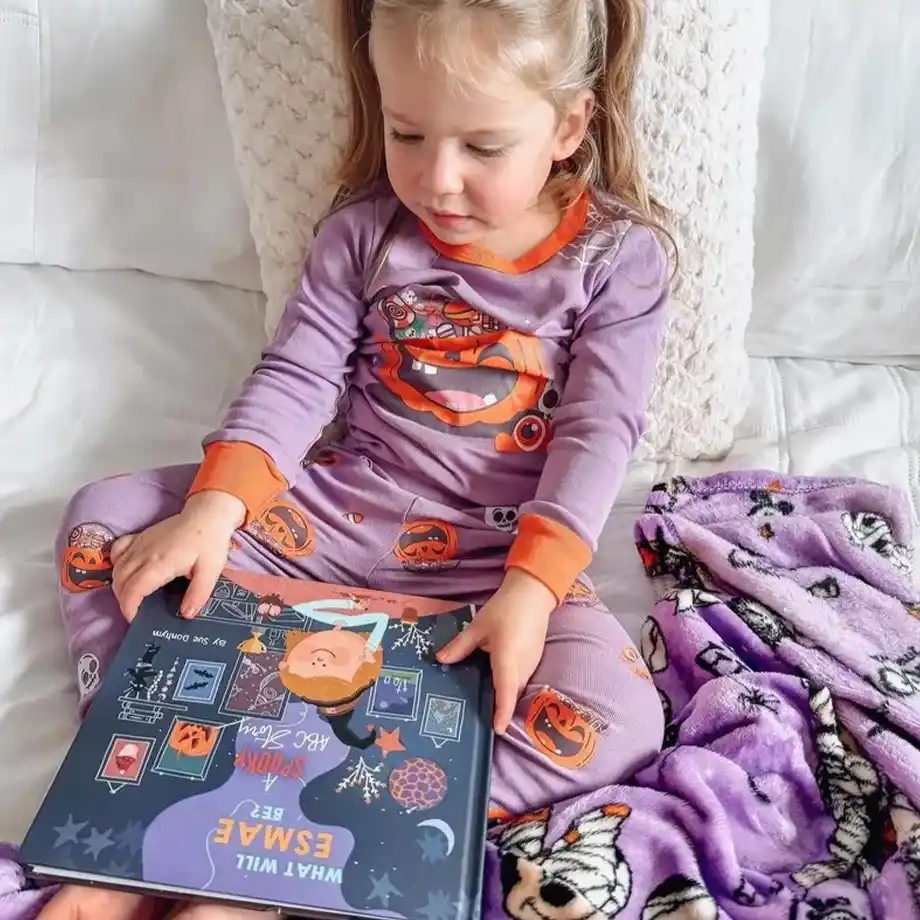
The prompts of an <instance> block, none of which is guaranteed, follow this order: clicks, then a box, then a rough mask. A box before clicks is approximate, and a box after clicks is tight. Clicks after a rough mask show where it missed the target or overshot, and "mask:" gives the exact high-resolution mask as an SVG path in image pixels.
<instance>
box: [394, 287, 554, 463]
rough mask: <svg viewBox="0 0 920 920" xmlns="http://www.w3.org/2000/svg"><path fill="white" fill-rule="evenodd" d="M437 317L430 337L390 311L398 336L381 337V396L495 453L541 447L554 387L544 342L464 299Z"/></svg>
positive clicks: (411, 414) (548, 433) (431, 424)
mask: <svg viewBox="0 0 920 920" xmlns="http://www.w3.org/2000/svg"><path fill="white" fill-rule="evenodd" d="M448 315H449V316H450V320H448V319H447V316H448ZM441 319H442V320H443V323H442V327H443V328H440V327H439V331H438V332H437V335H436V337H430V338H425V337H419V338H415V339H406V338H402V337H400V336H399V335H397V333H399V331H400V330H399V329H398V327H397V326H396V324H395V321H394V320H393V318H392V317H390V322H389V325H390V331H391V334H392V335H394V336H395V338H396V340H394V341H389V342H381V343H380V355H381V356H380V363H379V367H378V373H379V375H380V382H381V386H380V387H379V388H377V389H378V390H379V398H380V399H381V401H382V402H384V403H385V404H386V405H387V406H388V408H390V409H391V410H392V411H393V412H395V413H397V414H398V415H400V416H402V417H404V418H409V419H412V420H413V421H416V422H418V423H420V424H422V425H426V426H428V427H429V428H434V429H436V430H440V431H444V430H448V431H449V430H451V429H454V428H460V429H463V432H464V434H466V435H470V436H475V437H486V438H492V439H493V441H494V444H495V448H496V450H498V451H500V452H521V451H523V452H532V451H537V450H545V448H546V445H547V444H548V443H549V441H550V438H551V434H552V432H551V428H550V421H549V419H550V416H551V414H552V411H553V409H554V408H555V406H556V405H557V404H558V395H559V391H558V388H557V387H556V386H555V384H554V383H553V382H552V381H551V380H550V379H549V371H548V369H547V366H546V364H545V361H544V358H543V352H542V343H541V342H540V341H539V340H538V339H536V338H535V337H534V336H530V335H522V334H521V333H519V332H514V331H512V330H509V329H494V323H489V324H486V323H485V322H484V321H483V318H482V315H481V314H479V313H478V312H477V311H474V310H471V309H470V308H469V307H467V306H466V305H465V304H448V305H447V306H445V307H444V308H443V310H442V316H441ZM477 321H478V322H477ZM486 327H487V328H489V329H492V330H493V331H490V332H485V331H483V332H480V333H479V334H470V333H471V332H472V330H473V329H480V328H486ZM448 333H452V334H448Z"/></svg>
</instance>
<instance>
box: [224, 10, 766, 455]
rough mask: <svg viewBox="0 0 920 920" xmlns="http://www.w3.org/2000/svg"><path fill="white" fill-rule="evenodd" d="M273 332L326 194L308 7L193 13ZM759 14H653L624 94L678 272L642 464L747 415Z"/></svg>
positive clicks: (338, 124)
mask: <svg viewBox="0 0 920 920" xmlns="http://www.w3.org/2000/svg"><path fill="white" fill-rule="evenodd" d="M206 2H207V5H208V22H209V25H210V29H211V35H212V38H213V40H214V49H215V54H216V58H217V66H218V72H219V75H220V80H221V85H222V87H223V93H224V101H225V104H226V106H227V111H228V115H229V119H230V129H231V133H232V135H233V139H234V145H235V151H236V158H237V168H238V169H239V172H240V176H241V179H242V182H243V187H244V192H245V194H246V197H247V201H248V203H249V207H250V211H251V224H252V234H253V237H254V239H255V243H256V248H257V251H258V254H259V257H260V260H261V268H262V281H263V286H264V289H265V293H266V295H267V298H268V312H267V316H266V328H267V331H268V332H269V334H270V333H271V332H272V331H273V330H274V328H275V326H276V324H277V322H278V319H279V318H280V316H281V312H282V310H283V309H284V302H285V299H286V297H287V296H288V294H289V292H290V291H291V290H292V289H293V288H294V286H295V284H296V282H297V276H298V272H299V270H300V266H301V264H302V261H303V258H304V255H305V253H306V251H307V249H308V247H309V245H310V242H311V240H312V233H313V224H314V222H315V221H316V219H317V218H319V217H320V215H321V214H322V213H323V211H324V210H325V209H326V207H327V206H328V204H329V202H330V201H331V199H332V196H333V194H334V188H333V185H332V183H331V179H330V176H331V173H332V168H333V165H334V163H335V160H336V153H337V150H338V147H339V144H340V143H341V141H342V138H343V136H344V127H345V124H344V120H345V101H344V100H345V94H344V85H343V81H342V79H341V74H340V73H339V72H338V71H337V69H336V65H335V62H334V54H333V48H332V43H331V40H330V36H329V32H328V29H327V22H326V20H325V16H324V8H326V4H325V3H324V2H323V0H206ZM767 7H768V0H696V2H694V3H692V4H691V3H686V2H685V0H656V2H655V4H654V10H653V12H652V15H651V17H650V19H651V21H650V24H649V35H648V43H647V48H646V53H645V57H644V60H643V65H642V70H641V74H640V79H639V84H638V99H637V104H638V111H639V123H640V127H641V131H642V136H643V138H644V142H645V147H646V158H647V166H648V170H649V175H650V178H651V184H652V189H653V191H654V192H655V194H656V195H657V196H658V197H659V198H661V199H662V200H663V201H664V202H665V203H666V204H667V205H668V206H669V207H670V208H672V210H673V211H674V213H675V217H676V234H675V235H676V237H677V241H678V243H679V246H680V272H679V274H678V276H677V278H676V280H675V286H674V292H673V293H674V297H673V305H672V308H671V319H670V324H669V326H668V330H667V333H666V336H665V343H664V348H663V350H662V355H661V360H660V365H659V368H658V375H657V379H656V383H655V387H654V390H653V393H652V396H651V399H650V402H649V407H648V431H647V434H646V436H645V438H644V439H643V445H642V449H641V453H642V454H644V455H645V456H650V455H657V456H661V457H667V456H674V455H678V456H684V457H699V456H717V455H719V454H722V453H724V452H725V451H727V450H728V448H729V447H730V446H731V443H732V440H733V433H734V427H735V425H736V424H737V423H738V421H740V419H741V417H742V415H743V413H744V411H745V409H746V408H747V403H748V396H747V356H746V354H745V351H744V331H745V327H746V325H747V321H748V317H749V315H750V309H751V290H752V287H753V216H754V188H755V182H756V164H755V160H756V150H757V114H758V112H757V110H758V103H759V94H760V84H761V78H762V73H763V59H764V50H765V46H766V38H767V30H768V14H767Z"/></svg>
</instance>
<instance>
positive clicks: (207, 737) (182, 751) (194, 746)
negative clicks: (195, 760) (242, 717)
mask: <svg viewBox="0 0 920 920" xmlns="http://www.w3.org/2000/svg"><path fill="white" fill-rule="evenodd" d="M219 735H220V727H219V726H217V725H202V724H201V723H199V722H182V721H177V722H176V723H175V724H174V725H173V727H172V731H171V732H170V734H169V746H170V747H171V748H172V749H173V750H174V751H175V752H176V754H178V755H180V756H183V757H207V756H208V755H209V754H210V753H211V751H213V750H214V745H215V744H217V739H218V737H219Z"/></svg>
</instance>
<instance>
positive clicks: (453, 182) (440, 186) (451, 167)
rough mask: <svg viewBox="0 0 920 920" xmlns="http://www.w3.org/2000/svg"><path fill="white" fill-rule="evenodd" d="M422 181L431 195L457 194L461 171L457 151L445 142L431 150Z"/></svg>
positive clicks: (461, 188)
mask: <svg viewBox="0 0 920 920" xmlns="http://www.w3.org/2000/svg"><path fill="white" fill-rule="evenodd" d="M423 183H424V185H425V190H426V191H427V192H428V193H429V194H431V196H432V197H446V196H448V195H459V194H460V193H461V192H462V191H463V173H462V167H461V163H460V157H459V155H458V153H457V152H456V151H455V150H452V149H451V148H450V147H449V146H448V145H446V144H442V145H441V146H440V147H438V148H437V149H436V150H433V151H432V152H431V154H430V155H429V157H428V159H427V161H426V163H425V168H424V175H423Z"/></svg>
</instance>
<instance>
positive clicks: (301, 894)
mask: <svg viewBox="0 0 920 920" xmlns="http://www.w3.org/2000/svg"><path fill="white" fill-rule="evenodd" d="M184 587H185V584H184V583H176V584H173V585H171V586H169V587H168V588H166V589H163V590H162V591H159V592H156V593H155V594H154V595H151V597H149V598H147V599H146V601H145V602H144V604H143V606H142V608H141V611H140V612H139V614H138V616H137V618H136V619H135V620H134V622H133V623H132V624H131V626H130V627H129V629H128V632H127V635H126V637H125V640H124V642H123V644H122V646H121V647H120V648H119V650H118V653H117V655H116V657H115V659H114V661H113V663H112V665H111V667H110V670H109V672H108V674H107V676H106V678H105V680H104V681H103V683H102V686H101V687H100V689H99V691H98V694H97V696H96V698H95V700H94V701H93V704H92V705H91V707H90V710H89V712H88V713H87V717H86V719H85V721H84V723H83V725H82V726H81V728H80V730H79V732H78V733H77V736H76V738H75V740H74V742H73V745H72V746H71V748H70V750H69V752H68V754H67V757H66V758H65V761H64V763H63V764H62V766H61V768H60V770H59V771H58V774H57V776H56V777H55V779H54V781H53V783H52V785H51V787H50V789H49V791H48V793H47V795H46V797H45V800H44V802H43V804H42V806H41V808H40V810H39V813H38V815H37V817H36V819H35V821H34V822H33V824H32V826H31V828H30V829H29V832H28V834H27V836H26V839H25V841H24V842H23V846H22V849H21V854H20V855H21V859H22V862H23V863H24V865H26V866H27V868H29V870H30V871H32V872H33V873H34V874H35V875H37V876H41V877H45V878H52V879H62V880H66V879H68V878H71V879H74V880H83V881H90V882H97V883H101V884H108V885H112V886H114V887H128V888H139V889H141V890H147V891H151V892H157V893H160V894H165V895H168V894H170V893H172V894H174V895H176V896H186V895H190V896H195V897H205V898H213V899H215V900H219V901H224V902H229V903H239V904H241V905H245V906H270V907H279V908H282V909H283V910H285V911H286V912H290V913H303V914H313V915H317V914H319V915H322V914H324V913H329V914H333V915H338V914H342V913H344V914H348V915H352V916H375V917H392V918H405V920H409V918H412V920H419V918H423V920H467V918H475V917H476V916H478V912H479V897H480V890H481V881H482V880H481V874H482V864H483V854H484V845H485V832H486V812H487V807H488V786H489V773H490V763H491V751H492V729H491V719H492V707H493V696H492V686H491V678H490V674H489V671H488V664H487V661H486V660H485V658H484V656H481V655H476V656H473V657H472V658H471V659H470V660H469V661H467V662H464V663H462V664H460V665H452V666H450V667H445V666H442V665H439V664H438V663H437V662H436V660H435V659H434V653H435V651H436V650H437V649H438V648H440V647H441V646H442V645H444V644H445V643H446V642H447V641H449V640H450V638H452V637H453V636H454V635H456V634H457V632H458V631H459V630H460V629H462V628H463V627H464V625H465V624H466V623H468V622H469V620H470V619H471V617H472V615H473V613H474V609H473V608H472V607H462V608H460V609H457V606H456V605H455V604H450V603H445V602H443V601H436V600H431V599H425V598H420V597H411V596H406V595H398V594H390V593H386V592H380V591H370V590H363V589H353V588H347V587H341V586H333V585H324V584H319V583H316V582H308V581H294V580H290V579H285V578H277V577H273V576H265V575H258V574H251V573H244V572H238V571H234V572H226V573H225V574H224V576H223V577H222V578H221V580H220V581H219V582H218V584H217V587H216V589H215V591H214V592H213V594H212V597H211V599H210V601H209V603H208V604H207V606H206V607H205V609H204V610H203V611H202V613H201V614H200V615H199V617H198V618H196V619H195V620H193V621H191V622H189V621H185V620H183V619H181V618H180V617H179V616H178V614H177V611H178V606H179V601H180V599H181V596H182V592H183V590H184Z"/></svg>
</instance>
